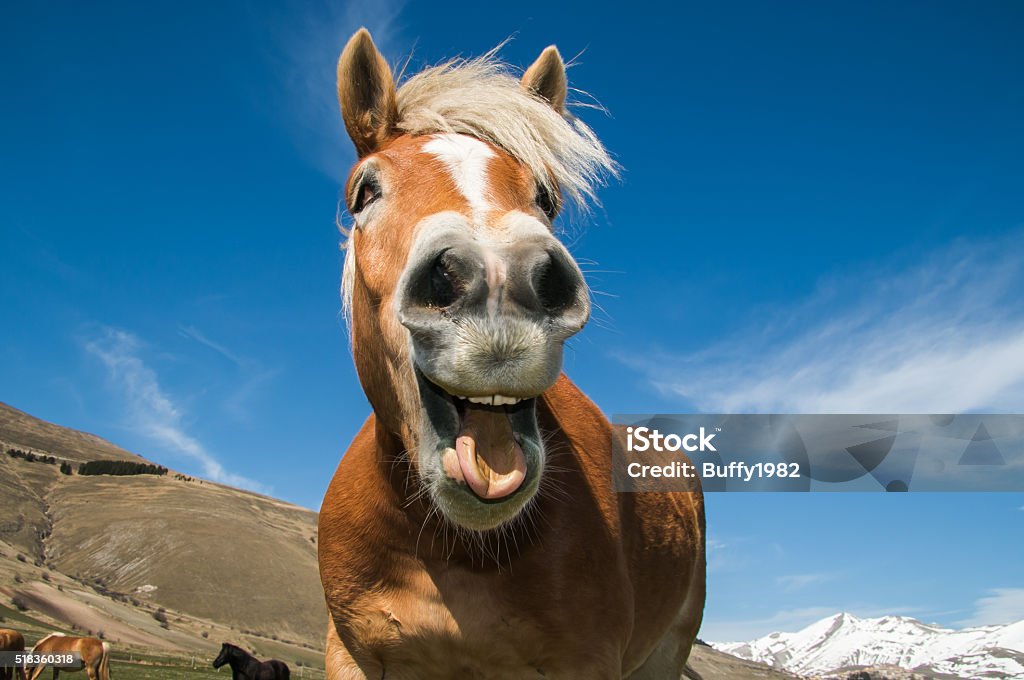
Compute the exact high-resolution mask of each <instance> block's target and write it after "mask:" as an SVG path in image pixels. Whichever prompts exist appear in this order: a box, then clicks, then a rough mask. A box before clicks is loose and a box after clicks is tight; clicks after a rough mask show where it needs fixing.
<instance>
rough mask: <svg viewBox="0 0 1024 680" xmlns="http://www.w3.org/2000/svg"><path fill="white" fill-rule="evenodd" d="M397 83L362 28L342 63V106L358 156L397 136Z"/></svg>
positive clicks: (340, 77) (339, 68)
mask: <svg viewBox="0 0 1024 680" xmlns="http://www.w3.org/2000/svg"><path fill="white" fill-rule="evenodd" d="M395 97H396V93H395V80H394V78H393V77H392V76H391V69H390V68H388V63H387V61H385V60H384V57H383V56H382V55H381V53H380V51H379V50H378V49H377V46H376V45H374V44H373V38H371V37H370V32H369V31H367V30H366V29H365V28H360V29H359V30H358V31H356V34H355V35H353V36H352V37H351V38H349V41H348V44H347V45H345V49H344V50H342V52H341V59H339V60H338V103H339V104H341V117H342V119H343V120H344V121H345V129H346V130H348V136H349V137H351V138H352V143H353V144H355V145H356V153H358V154H359V157H360V158H362V157H363V156H366V155H367V154H371V153H373V152H374V151H376V150H377V149H379V148H380V146H381V145H382V144H383V143H384V142H385V141H387V140H388V139H389V138H390V137H391V136H392V135H393V133H394V128H395V123H396V121H397V120H398V105H397V104H396V102H395Z"/></svg>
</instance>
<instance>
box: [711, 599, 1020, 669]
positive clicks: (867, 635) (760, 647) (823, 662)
mask: <svg viewBox="0 0 1024 680" xmlns="http://www.w3.org/2000/svg"><path fill="white" fill-rule="evenodd" d="M711 646H712V647H714V648H715V649H718V650H720V651H723V652H727V653H729V654H733V655H735V656H738V657H740V658H742V659H749V660H751V661H759V662H761V663H765V664H768V665H769V666H774V667H776V668H782V669H785V670H787V671H790V672H791V673H797V674H800V675H821V674H827V673H830V672H832V671H836V670H839V669H845V668H850V667H854V666H880V665H884V664H891V665H895V666H900V667H901V668H906V669H913V670H917V671H918V672H921V673H925V674H929V673H934V674H948V675H951V676H954V677H958V678H1012V679H1015V680H1024V621H1018V622H1017V623H1012V624H1008V625H1005V626H981V627H978V628H964V629H962V630H952V629H949V628H942V627H939V626H934V625H929V624H925V623H921V622H920V621H917V620H915V619H911V618H907V617H904V616H883V617H882V618H878V619H859V618H857V617H856V616H853V615H851V614H836V615H834V616H830V617H828V618H826V619H822V620H821V621H818V622H816V623H812V624H811V625H809V626H807V627H806V628H804V629H803V630H801V631H799V632H796V633H772V634H770V635H766V636H765V637H762V638H758V639H757V640H753V641H751V642H727V643H714V642H713V643H711Z"/></svg>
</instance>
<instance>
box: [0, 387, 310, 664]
mask: <svg viewBox="0 0 1024 680" xmlns="http://www.w3.org/2000/svg"><path fill="white" fill-rule="evenodd" d="M0 446H2V447H3V453H0V499H2V500H0V595H2V599H0V602H2V603H3V604H10V603H11V602H12V600H15V599H16V600H17V601H18V602H20V603H21V604H22V605H23V606H27V607H28V611H30V612H32V613H33V614H37V615H39V616H42V617H44V618H46V619H47V620H49V621H51V622H52V623H53V624H55V625H63V626H66V627H72V626H74V627H76V628H77V629H79V630H93V631H99V630H102V631H104V633H105V636H106V637H107V639H109V640H111V641H112V642H117V643H121V644H124V645H134V646H137V647H139V648H145V649H161V650H166V651H183V652H184V651H194V650H196V649H204V648H209V649H214V648H215V647H217V646H219V644H220V641H222V640H227V639H231V640H237V641H242V642H245V641H248V642H249V644H250V646H257V647H262V648H265V649H268V650H270V649H277V648H280V652H281V653H282V654H283V656H282V658H288V659H293V660H297V659H304V660H305V661H306V662H307V663H314V664H322V658H321V655H320V652H319V650H320V648H322V640H323V631H324V628H325V625H326V611H325V607H324V604H323V594H322V591H321V588H320V582H319V576H318V571H317V566H316V513H314V512H311V511H309V510H306V509H303V508H299V507H296V506H293V505H289V504H287V503H284V502H281V501H278V500H275V499H272V498H267V497H265V496H261V495H259V494H254V493H250V492H247V491H241V490H238V489H233V488H230V487H226V486H222V485H219V484H214V483H211V482H207V481H203V480H197V479H192V478H189V477H185V476H184V475H177V474H175V473H173V472H171V473H169V474H167V475H164V476H156V475H132V476H108V475H97V476H80V475H77V474H73V475H66V474H62V473H61V470H60V467H59V465H57V464H47V463H46V462H41V461H38V460H37V461H28V460H24V459H22V458H15V457H12V456H10V455H7V453H6V452H7V449H8V448H18V449H21V450H25V451H28V452H31V453H34V454H36V455H49V456H54V457H55V458H57V460H58V463H59V462H61V461H63V460H68V461H75V464H74V465H72V467H73V468H75V469H77V463H78V462H84V461H88V460H96V459H104V460H112V459H113V460H129V461H135V462H146V461H145V459H143V458H141V457H139V456H137V455H135V454H132V453H129V452H128V451H125V450H124V449H121V448H119V447H117V446H115V445H113V444H111V443H109V442H107V441H104V440H103V439H100V438H99V437H95V436H94V435H90V434H86V433H83V432H77V431H74V430H66V429H64V428H61V427H58V426H56V425H53V424H51V423H47V422H45V421H42V420H39V419H37V418H33V417H32V416H30V415H28V414H25V413H23V412H21V411H18V410H17V409H13V408H11V407H9V406H5V405H4V406H2V407H0ZM161 610H163V611H161ZM159 619H165V620H166V622H165V621H161V620H159ZM203 633H205V634H206V637H203Z"/></svg>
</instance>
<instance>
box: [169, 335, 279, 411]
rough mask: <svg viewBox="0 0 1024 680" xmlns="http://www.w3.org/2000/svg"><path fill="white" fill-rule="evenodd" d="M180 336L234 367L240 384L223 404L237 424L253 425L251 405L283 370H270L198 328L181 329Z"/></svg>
mask: <svg viewBox="0 0 1024 680" xmlns="http://www.w3.org/2000/svg"><path fill="white" fill-rule="evenodd" d="M178 333H179V334H180V335H181V336H182V337H184V338H188V339H189V340H192V341H194V342H197V343H199V344H200V345H202V346H204V347H206V348H207V349H210V350H211V351H213V352H215V353H216V354H219V355H220V356H221V357H223V358H224V359H227V360H228V361H229V362H231V363H232V364H234V366H235V368H236V369H237V370H238V376H239V380H240V382H239V383H238V385H237V386H236V387H235V388H234V389H233V390H232V391H231V394H229V395H228V396H227V397H225V398H224V399H223V401H222V404H223V406H224V409H225V410H226V411H227V412H228V414H229V415H230V416H232V417H233V418H234V419H235V420H238V421H240V422H249V420H250V415H249V412H250V408H249V406H250V402H251V401H252V400H253V398H254V397H255V396H256V395H257V393H258V392H259V390H260V388H262V387H264V386H266V385H267V384H268V383H270V381H271V380H273V379H274V377H276V376H277V375H278V374H279V373H280V370H279V369H276V368H266V367H264V366H263V365H262V364H261V363H260V362H259V361H256V360H254V359H250V358H248V357H244V356H242V355H240V354H238V353H237V352H235V351H233V350H231V349H230V348H228V347H227V346H225V345H223V344H221V343H219V342H216V341H215V340H212V339H210V338H209V337H208V336H207V335H206V334H205V333H204V332H203V331H201V330H199V329H198V328H196V327H195V326H184V325H183V326H179V327H178Z"/></svg>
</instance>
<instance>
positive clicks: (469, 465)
mask: <svg viewBox="0 0 1024 680" xmlns="http://www.w3.org/2000/svg"><path fill="white" fill-rule="evenodd" d="M455 453H456V455H457V456H458V459H459V469H460V471H461V472H462V476H463V478H464V479H465V480H466V483H467V484H469V488H470V489H472V490H473V493H475V494H476V495H477V496H479V497H480V498H486V499H493V498H504V497H505V496H508V495H509V494H511V493H512V492H513V491H515V490H516V489H518V488H519V487H520V486H522V484H523V480H524V479H525V478H526V457H525V456H524V455H523V450H522V449H521V448H520V447H519V444H518V443H516V440H515V437H514V436H513V434H512V425H511V424H510V423H509V422H508V416H507V415H506V414H505V409H502V408H487V407H483V408H479V407H475V406H472V405H470V406H468V407H467V408H466V412H465V416H464V417H463V419H462V431H461V432H459V436H458V438H457V439H456V440H455Z"/></svg>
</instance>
